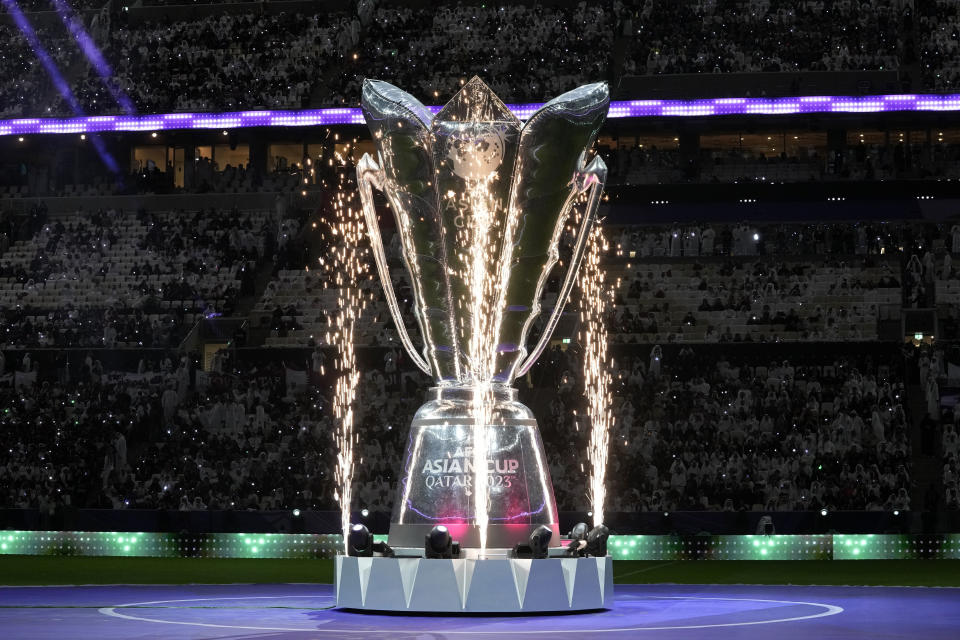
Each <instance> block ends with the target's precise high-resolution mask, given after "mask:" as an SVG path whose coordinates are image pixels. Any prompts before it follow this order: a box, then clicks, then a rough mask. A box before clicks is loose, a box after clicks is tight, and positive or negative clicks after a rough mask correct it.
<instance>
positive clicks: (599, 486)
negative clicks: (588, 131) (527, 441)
mask: <svg viewBox="0 0 960 640" xmlns="http://www.w3.org/2000/svg"><path fill="white" fill-rule="evenodd" d="M607 248H608V247H607V242H606V239H605V238H604V236H603V229H602V227H601V225H600V223H597V224H595V225H594V227H593V230H592V231H591V233H590V244H589V246H588V249H587V254H586V256H584V266H583V276H582V278H581V279H580V331H581V340H582V342H583V351H584V354H583V385H584V394H585V395H586V397H587V417H588V418H589V420H590V444H589V447H588V451H587V454H588V458H589V460H590V481H589V486H588V497H589V499H590V502H591V505H592V509H593V524H594V525H601V524H603V504H604V501H605V499H606V475H607V451H608V449H609V443H610V428H611V427H612V426H613V412H612V410H611V399H612V397H611V392H610V384H611V380H612V376H611V375H610V370H611V369H612V368H613V363H612V362H609V361H608V360H607V328H606V324H605V316H606V311H607V304H608V303H609V302H610V299H611V296H612V290H611V289H609V288H608V286H607V282H606V274H605V273H604V270H603V267H602V266H601V264H600V257H601V256H602V255H603V253H604V252H605V251H606V250H607Z"/></svg>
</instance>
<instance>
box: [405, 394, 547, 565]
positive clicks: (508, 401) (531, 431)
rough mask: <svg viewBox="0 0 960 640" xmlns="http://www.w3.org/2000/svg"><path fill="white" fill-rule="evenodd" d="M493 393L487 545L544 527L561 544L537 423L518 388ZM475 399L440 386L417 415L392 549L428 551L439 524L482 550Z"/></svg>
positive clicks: (519, 539) (508, 541) (506, 544)
mask: <svg viewBox="0 0 960 640" xmlns="http://www.w3.org/2000/svg"><path fill="white" fill-rule="evenodd" d="M494 396H495V401H496V405H495V408H494V418H493V423H494V424H492V425H489V426H488V427H487V445H488V448H487V452H488V453H487V460H488V467H487V468H488V476H487V482H488V485H489V496H490V497H489V501H490V502H489V513H490V525H489V527H488V546H490V547H493V548H498V547H501V548H502V547H512V546H513V545H514V544H516V543H517V542H526V540H527V538H528V537H529V535H530V533H531V532H532V531H533V530H534V529H536V528H537V527H538V526H540V525H541V524H542V525H546V526H548V527H550V528H551V529H552V530H553V533H554V535H553V537H552V538H551V542H550V544H551V546H557V545H559V544H560V532H559V529H558V522H557V505H556V501H555V500H554V497H553V484H552V483H551V482H550V470H549V468H548V467H547V464H546V459H545V457H544V454H543V443H542V442H541V440H540V432H539V430H538V429H537V421H536V420H535V419H534V417H533V413H532V412H531V411H530V410H529V409H528V408H527V407H526V406H524V405H523V404H522V403H520V402H518V401H517V391H516V389H511V388H509V387H504V386H501V385H498V386H497V387H496V388H495V391H494ZM471 400H472V392H471V391H470V390H469V388H461V387H435V388H433V389H431V390H430V393H429V396H428V401H427V402H426V404H424V405H423V406H421V407H420V409H419V410H418V411H417V414H416V415H415V416H414V418H413V424H412V425H411V426H410V436H409V438H408V440H407V448H406V455H405V456H404V468H403V473H402V475H401V481H400V487H399V490H398V494H399V495H397V497H396V499H395V501H394V505H393V516H392V518H391V519H390V523H391V524H390V539H389V542H390V545H391V546H400V547H414V546H423V536H424V535H425V534H426V533H427V532H428V531H430V529H431V528H433V527H434V526H435V525H437V524H443V525H445V526H446V527H447V528H448V529H450V532H451V534H452V535H453V538H454V540H458V541H459V542H460V543H461V545H463V546H465V547H475V546H477V545H478V542H479V532H478V530H477V527H476V526H475V525H474V524H473V518H474V513H473V509H474V499H473V482H474V469H473V449H472V448H473V430H474V422H473V406H472V402H471Z"/></svg>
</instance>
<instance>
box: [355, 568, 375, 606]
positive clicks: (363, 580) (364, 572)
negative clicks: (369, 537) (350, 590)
mask: <svg viewBox="0 0 960 640" xmlns="http://www.w3.org/2000/svg"><path fill="white" fill-rule="evenodd" d="M372 569H373V558H372V557H370V558H357V573H358V574H359V575H360V597H361V598H362V599H363V602H364V603H366V601H367V587H368V586H370V572H371V571H372Z"/></svg>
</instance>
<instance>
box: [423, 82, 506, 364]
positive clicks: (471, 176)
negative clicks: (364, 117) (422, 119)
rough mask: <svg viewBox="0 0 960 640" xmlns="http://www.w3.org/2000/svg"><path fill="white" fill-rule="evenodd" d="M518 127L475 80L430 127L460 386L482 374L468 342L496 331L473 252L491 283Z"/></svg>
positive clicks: (493, 311) (493, 310)
mask: <svg viewBox="0 0 960 640" xmlns="http://www.w3.org/2000/svg"><path fill="white" fill-rule="evenodd" d="M520 128H521V123H520V121H519V120H518V119H517V118H516V116H514V115H513V113H512V112H511V111H510V110H509V109H508V108H507V107H506V105H504V104H503V102H502V101H501V100H500V99H499V98H498V97H497V96H496V94H494V93H493V91H491V90H490V88H489V87H487V85H486V84H484V83H483V82H482V81H481V80H480V79H479V78H477V77H474V78H472V79H471V80H470V81H469V82H467V83H466V84H465V85H464V86H463V88H462V89H461V90H460V92H459V93H457V95H455V96H454V97H453V98H452V99H451V100H450V102H448V103H447V104H446V105H445V106H444V107H443V109H441V110H440V112H439V113H437V115H436V116H435V117H434V119H433V124H432V127H431V133H432V144H433V154H434V155H433V165H434V170H435V177H436V183H437V188H438V190H439V193H440V218H441V220H442V225H443V231H444V236H445V239H444V241H445V243H446V254H445V255H446V262H447V266H448V268H449V271H448V276H447V277H448V278H449V281H450V293H451V300H452V302H453V310H454V315H453V317H452V318H451V321H452V322H453V326H454V331H455V337H456V342H457V344H458V348H457V358H458V362H459V365H460V371H461V376H460V381H461V382H470V381H472V378H473V377H476V376H477V375H481V374H478V373H477V372H476V371H473V373H469V371H470V370H471V368H472V367H473V368H475V367H476V362H477V361H478V360H482V357H481V356H480V354H476V353H472V350H474V349H476V348H477V347H476V344H475V343H474V344H473V346H471V344H472V343H471V337H472V336H473V335H474V334H475V332H477V331H495V327H494V325H495V324H496V322H495V320H492V316H494V315H495V314H496V312H497V311H498V310H497V309H496V306H495V303H494V301H493V299H492V298H493V297H495V292H492V291H488V290H482V291H481V290H479V289H486V288H487V287H486V285H478V281H477V278H476V277H475V276H476V270H475V267H476V263H475V262H474V259H475V258H477V253H476V252H483V253H484V256H483V260H484V263H485V269H486V270H487V272H488V274H490V276H491V277H490V278H487V279H485V281H486V282H490V281H492V279H493V278H494V277H495V274H496V272H497V271H498V269H499V266H498V262H499V257H500V250H499V247H501V245H502V243H503V239H504V238H505V237H506V236H507V235H508V234H509V231H508V228H509V227H510V221H509V220H508V210H507V204H508V200H509V197H510V176H511V175H512V174H513V171H514V165H515V163H516V158H517V149H518V147H519V142H520ZM481 217H482V219H481ZM480 298H483V301H482V302H481V301H480V300H479V299H480ZM480 315H482V316H485V317H483V318H479V317H478V316H480ZM488 315H489V316H490V317H486V316H488ZM478 327H481V328H478ZM471 363H472V364H471Z"/></svg>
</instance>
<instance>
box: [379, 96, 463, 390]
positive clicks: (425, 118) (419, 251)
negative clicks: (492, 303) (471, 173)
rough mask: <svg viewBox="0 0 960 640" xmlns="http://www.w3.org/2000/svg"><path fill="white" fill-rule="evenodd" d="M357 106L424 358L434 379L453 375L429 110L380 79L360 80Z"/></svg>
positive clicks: (445, 279) (448, 377) (453, 361)
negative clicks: (379, 174)
mask: <svg viewBox="0 0 960 640" xmlns="http://www.w3.org/2000/svg"><path fill="white" fill-rule="evenodd" d="M361 107H362V110H363V115H364V118H365V119H366V121H367V126H368V127H369V128H370V132H371V134H372V135H373V140H374V143H375V144H376V147H377V151H378V155H379V157H380V166H381V167H382V169H383V174H384V175H383V190H384V193H385V194H386V196H387V199H388V200H389V202H390V205H391V209H392V210H393V214H394V219H395V221H396V225H397V232H398V233H399V234H400V239H401V244H402V247H403V256H404V261H405V262H406V267H407V270H408V272H409V274H410V285H411V291H412V293H413V296H414V306H415V309H414V315H415V316H416V318H417V322H418V324H419V326H420V331H421V335H422V336H423V341H424V349H423V353H424V357H425V359H426V361H427V362H428V364H429V365H430V368H431V369H432V371H433V375H434V377H435V378H436V379H437V380H438V381H443V380H454V379H457V377H458V376H457V370H456V359H455V352H456V348H455V344H454V336H453V333H452V331H451V323H450V318H451V305H450V300H451V297H450V290H449V284H450V283H449V281H448V278H447V273H448V269H447V266H446V264H445V261H444V258H445V255H446V254H445V251H444V242H443V228H442V225H441V221H440V215H439V207H438V197H437V194H438V191H437V182H436V180H435V179H434V168H433V154H432V147H431V143H430V122H431V115H430V112H429V110H427V108H426V107H424V106H423V104H421V103H420V102H419V101H418V100H417V99H416V98H414V97H413V96H411V95H410V94H408V93H407V92H405V91H402V90H401V89H398V88H397V87H395V86H393V85H391V84H389V83H386V82H382V81H379V80H365V81H364V84H363V94H362V98H361Z"/></svg>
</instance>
